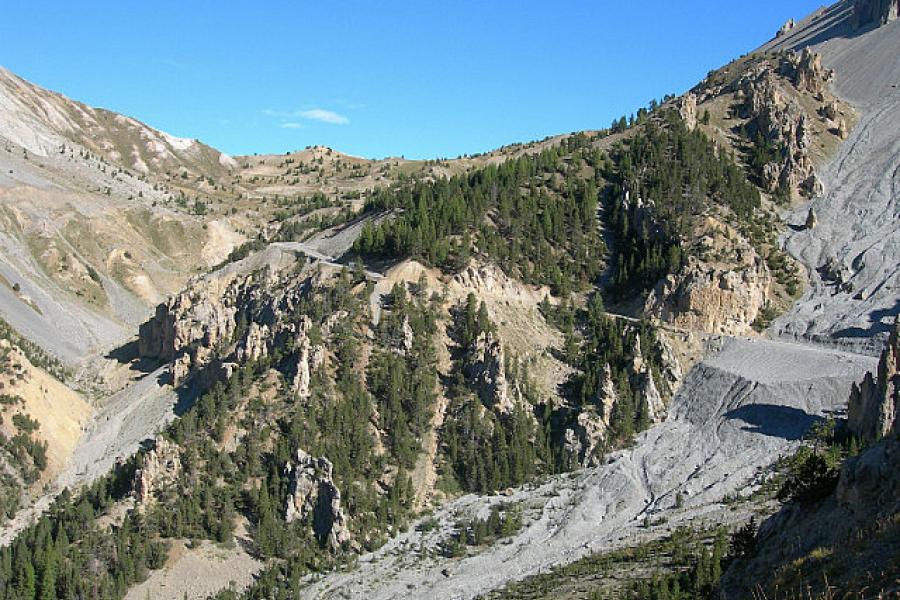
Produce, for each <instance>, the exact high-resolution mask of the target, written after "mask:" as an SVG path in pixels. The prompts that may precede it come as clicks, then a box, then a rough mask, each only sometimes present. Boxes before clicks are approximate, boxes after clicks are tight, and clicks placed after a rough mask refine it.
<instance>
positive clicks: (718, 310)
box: [644, 218, 773, 335]
mask: <svg viewBox="0 0 900 600" xmlns="http://www.w3.org/2000/svg"><path fill="white" fill-rule="evenodd" d="M702 229H703V230H705V231H706V234H705V235H702V236H701V237H700V238H699V239H698V241H697V244H696V246H697V247H696V249H695V251H694V252H693V253H692V255H691V256H690V257H689V258H688V260H687V263H686V264H685V265H684V267H683V268H682V269H681V270H679V271H678V272H677V273H675V274H672V275H669V276H668V277H666V278H665V279H663V280H662V281H660V282H659V283H658V284H657V286H656V288H655V289H654V290H653V291H652V292H651V293H650V295H649V296H648V298H647V301H646V303H645V306H644V311H645V314H647V315H652V316H654V317H656V318H659V319H661V320H662V321H664V322H666V323H669V324H672V325H674V326H676V327H681V328H684V329H688V330H691V331H702V332H707V333H716V334H727V335H743V334H747V333H749V332H750V331H751V327H750V325H751V323H753V321H754V320H755V319H756V318H757V316H758V315H759V314H760V311H761V310H762V309H763V308H764V307H765V305H766V303H767V302H768V301H769V299H770V297H771V294H772V286H773V278H772V274H771V272H770V271H769V268H768V266H767V265H766V262H765V260H763V258H762V257H761V256H760V255H759V253H758V252H757V251H756V249H755V248H754V247H753V246H752V245H751V244H750V243H749V242H748V241H747V240H746V239H744V238H743V237H742V236H741V235H740V234H739V233H738V232H737V231H735V230H734V229H733V228H731V227H729V226H728V225H725V224H724V223H721V222H719V221H717V220H715V219H711V218H710V219H707V221H706V222H705V224H704V225H703V227H702Z"/></svg>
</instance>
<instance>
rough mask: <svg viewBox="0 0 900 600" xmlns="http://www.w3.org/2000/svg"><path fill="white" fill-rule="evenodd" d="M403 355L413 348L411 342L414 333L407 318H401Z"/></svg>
mask: <svg viewBox="0 0 900 600" xmlns="http://www.w3.org/2000/svg"><path fill="white" fill-rule="evenodd" d="M401 329H402V331H403V353H404V354H406V353H409V351H410V350H412V347H413V340H414V339H415V332H413V329H412V326H411V325H410V324H409V316H406V317H403V326H402V328H401Z"/></svg>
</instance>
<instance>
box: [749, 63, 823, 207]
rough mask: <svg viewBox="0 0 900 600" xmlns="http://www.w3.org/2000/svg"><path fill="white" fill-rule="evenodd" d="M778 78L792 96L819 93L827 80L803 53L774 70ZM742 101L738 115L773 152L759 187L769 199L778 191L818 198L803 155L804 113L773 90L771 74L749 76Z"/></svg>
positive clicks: (767, 71)
mask: <svg viewBox="0 0 900 600" xmlns="http://www.w3.org/2000/svg"><path fill="white" fill-rule="evenodd" d="M780 71H781V74H782V75H783V76H786V77H787V78H788V79H790V80H791V81H792V82H793V83H794V85H795V86H796V87H797V89H798V90H801V91H809V92H811V93H816V94H818V93H821V92H822V91H823V90H825V88H826V86H827V83H828V81H829V80H830V78H831V74H830V73H829V72H826V71H825V70H824V69H823V68H822V63H821V59H820V58H819V57H818V55H814V54H812V53H811V52H809V51H807V50H804V52H803V53H802V54H800V55H796V54H793V55H791V56H790V58H787V59H784V60H783V61H782V63H781V65H780ZM740 85H741V91H742V95H743V97H744V104H743V109H742V110H743V115H744V116H745V117H746V118H748V119H749V122H750V124H751V128H752V129H755V130H756V131H757V132H758V133H759V135H761V136H762V137H763V138H764V139H765V140H767V141H768V143H769V144H770V145H771V146H772V147H773V148H775V151H776V155H777V158H776V159H775V160H773V161H772V162H770V163H768V164H766V165H765V166H764V167H763V172H762V174H761V176H762V180H763V181H762V183H763V187H764V188H765V189H766V191H768V192H769V193H773V192H775V191H776V190H778V189H779V188H781V189H790V190H793V189H797V190H799V191H800V192H801V193H802V194H804V195H806V196H813V195H816V194H818V193H821V191H822V188H821V183H820V182H819V180H818V178H817V177H816V174H815V169H814V166H813V162H812V159H811V158H810V155H809V148H810V139H809V136H810V128H809V123H808V121H807V115H806V112H805V111H804V110H803V108H802V107H801V106H800V105H799V103H797V102H796V101H794V100H791V99H789V98H788V96H787V95H786V94H785V93H783V92H782V91H781V90H780V89H779V83H778V78H777V76H776V74H775V72H773V70H772V69H771V68H768V67H764V68H760V69H757V70H754V71H752V72H750V73H749V74H748V75H746V76H745V77H744V79H743V80H742V82H741V84H740Z"/></svg>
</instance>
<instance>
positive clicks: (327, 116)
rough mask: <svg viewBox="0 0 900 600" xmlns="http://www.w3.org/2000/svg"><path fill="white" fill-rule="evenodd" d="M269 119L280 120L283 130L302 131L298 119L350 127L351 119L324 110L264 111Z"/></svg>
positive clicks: (269, 109)
mask: <svg viewBox="0 0 900 600" xmlns="http://www.w3.org/2000/svg"><path fill="white" fill-rule="evenodd" d="M262 114H264V115H265V116H267V117H274V118H276V119H279V120H280V121H281V123H280V124H279V125H278V126H279V127H281V128H282V129H300V128H301V127H303V124H302V123H299V122H298V121H297V119H307V120H309V121H318V122H319V123H328V124H329V125H349V124H350V119H348V118H347V117H345V116H344V115H342V114H340V113H336V112H334V111H333V110H326V109H324V108H308V109H303V110H290V111H284V110H274V109H271V108H266V109H264V110H263V111H262Z"/></svg>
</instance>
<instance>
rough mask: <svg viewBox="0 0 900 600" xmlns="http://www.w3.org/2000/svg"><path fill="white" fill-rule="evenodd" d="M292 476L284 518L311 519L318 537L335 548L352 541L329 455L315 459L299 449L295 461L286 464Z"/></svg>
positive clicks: (286, 519) (289, 519)
mask: <svg viewBox="0 0 900 600" xmlns="http://www.w3.org/2000/svg"><path fill="white" fill-rule="evenodd" d="M285 471H286V473H287V475H288V476H289V484H288V485H289V487H288V498H287V506H286V507H285V511H284V520H285V521H287V522H288V523H291V522H293V521H295V520H298V519H299V520H303V519H307V518H309V519H311V521H312V528H313V531H314V532H315V534H316V537H317V538H318V539H319V540H320V541H322V542H325V543H327V544H328V545H329V546H331V547H332V548H338V547H340V546H342V545H343V544H345V543H348V542H350V540H351V536H350V530H349V528H348V526H347V518H346V516H345V515H344V511H343V508H342V507H341V492H340V490H339V489H338V488H337V486H336V485H335V483H334V480H333V479H332V465H331V461H329V460H328V459H327V458H324V457H321V458H315V457H312V456H310V455H309V454H307V453H306V452H304V451H303V450H299V449H298V450H297V457H296V459H295V461H294V462H293V463H288V464H287V465H286V466H285Z"/></svg>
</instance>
